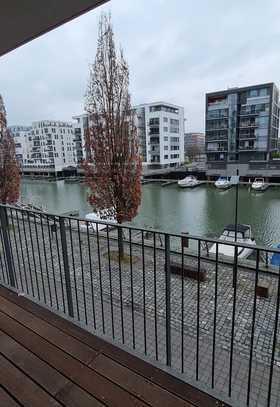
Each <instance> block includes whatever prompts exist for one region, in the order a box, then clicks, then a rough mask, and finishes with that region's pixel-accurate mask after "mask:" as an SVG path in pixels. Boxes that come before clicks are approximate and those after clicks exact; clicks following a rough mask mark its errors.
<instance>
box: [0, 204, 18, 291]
mask: <svg viewBox="0 0 280 407" xmlns="http://www.w3.org/2000/svg"><path fill="white" fill-rule="evenodd" d="M0 218H1V232H2V233H1V237H2V238H3V240H2V245H3V248H4V254H5V257H4V258H5V259H6V266H7V276H8V284H9V285H10V286H11V287H14V288H17V281H16V276H15V266H14V264H15V263H14V258H13V254H12V247H11V240H10V238H9V218H8V212H7V208H6V207H5V206H1V207H0Z"/></svg>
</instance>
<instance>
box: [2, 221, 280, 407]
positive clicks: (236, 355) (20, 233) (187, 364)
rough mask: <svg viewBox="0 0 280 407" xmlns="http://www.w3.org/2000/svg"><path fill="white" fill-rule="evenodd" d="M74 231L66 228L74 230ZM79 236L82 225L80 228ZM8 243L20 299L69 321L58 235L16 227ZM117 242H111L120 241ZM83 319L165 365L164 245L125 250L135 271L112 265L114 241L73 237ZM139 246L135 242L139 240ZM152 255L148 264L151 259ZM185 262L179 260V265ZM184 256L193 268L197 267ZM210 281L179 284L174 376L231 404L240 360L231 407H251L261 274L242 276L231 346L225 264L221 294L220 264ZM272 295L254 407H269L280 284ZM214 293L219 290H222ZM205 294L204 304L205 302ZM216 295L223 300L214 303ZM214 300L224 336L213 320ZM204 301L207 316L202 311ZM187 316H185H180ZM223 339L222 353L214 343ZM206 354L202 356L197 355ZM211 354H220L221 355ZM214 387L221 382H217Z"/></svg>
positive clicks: (263, 309) (76, 298)
mask: <svg viewBox="0 0 280 407" xmlns="http://www.w3.org/2000/svg"><path fill="white" fill-rule="evenodd" d="M66 226H67V224H66ZM72 226H74V225H72ZM9 235H10V240H11V246H12V253H13V260H14V264H15V269H16V277H17V286H18V290H19V292H20V293H22V294H24V295H29V296H31V298H32V297H35V298H39V299H40V301H41V303H43V304H44V303H45V304H46V305H47V306H49V307H52V308H54V309H56V310H58V311H61V312H65V313H67V312H68V311H67V298H66V286H65V279H64V268H63V256H62V247H61V236H60V230H59V228H57V232H51V229H50V228H49V225H48V224H47V223H46V222H45V221H42V222H39V221H38V222H36V223H34V222H33V221H30V222H27V219H25V222H24V223H23V222H22V219H21V216H20V215H19V216H18V218H17V217H15V216H14V217H13V218H11V219H10V229H9ZM113 235H114V232H110V237H113ZM66 237H67V251H68V260H69V267H70V276H71V287H72V297H73V303H74V312H75V319H76V320H78V321H80V322H81V323H82V324H85V325H86V328H87V329H89V330H92V331H94V332H95V333H100V334H102V335H105V336H108V337H109V338H112V337H113V338H114V340H115V341H117V342H120V343H124V344H125V345H126V346H127V347H129V348H131V349H133V348H134V349H135V350H136V351H137V352H138V353H141V354H146V355H147V356H148V357H149V358H151V360H155V359H158V361H159V362H161V363H163V364H165V363H166V325H165V322H166V290H165V268H164V264H165V257H164V251H162V250H161V249H160V247H159V246H160V244H158V245H157V248H156V249H155V250H154V249H153V248H151V247H146V246H145V247H144V248H143V247H142V246H141V245H138V244H132V245H131V247H130V246H129V245H128V244H125V251H126V253H128V254H130V249H131V254H132V260H133V261H132V262H131V263H130V262H129V261H128V262H127V263H122V264H121V269H120V268H119V263H118V262H117V261H114V260H112V259H111V260H110V262H109V257H108V242H109V252H110V254H112V252H117V243H116V241H115V240H114V239H111V238H110V240H109V241H108V240H107V239H106V236H105V235H100V236H99V240H97V239H96V235H94V234H93V233H89V234H87V233H86V231H81V232H80V233H78V231H77V230H75V229H74V228H73V229H72V231H71V232H70V230H69V229H68V228H67V229H66ZM133 242H134V240H133ZM143 255H144V259H143ZM0 259H1V262H0V271H1V272H0V277H1V281H3V282H4V283H5V284H7V283H8V275H7V269H6V258H5V256H4V250H3V236H2V233H1V243H0ZM171 259H173V260H176V261H179V262H180V261H181V256H178V255H175V254H173V255H171ZM196 261H197V260H196V259H191V258H189V257H187V256H185V259H184V262H185V264H187V263H191V264H196ZM201 266H202V267H203V268H204V269H206V271H207V281H206V282H203V283H202V282H200V283H198V282H197V281H194V280H190V279H188V278H185V279H184V280H182V278H181V277H180V276H172V279H171V350H172V368H173V369H174V370H175V371H176V372H177V373H180V374H182V377H183V378H184V379H185V380H187V381H192V382H196V381H197V383H199V384H201V385H202V386H206V387H207V389H208V391H211V387H212V385H213V386H214V390H216V391H218V392H219V393H220V394H223V395H224V396H225V397H227V396H228V393H229V390H230V384H229V382H230V376H229V372H230V356H231V352H232V361H233V364H232V381H231V398H232V404H233V405H234V406H236V407H242V406H245V405H246V397H247V390H248V369H249V360H250V344H251V340H252V314H253V302H254V285H255V274H254V273H252V272H245V271H243V270H241V269H238V276H237V288H236V308H235V323H234V341H233V343H231V334H232V316H233V304H234V289H233V287H232V267H230V266H225V265H222V264H219V266H218V270H217V288H216V287H215V278H216V268H215V265H214V264H210V263H208V262H204V261H202V262H201ZM270 281H271V284H272V295H271V297H270V298H268V299H262V298H258V299H257V307H256V319H255V330H254V337H253V353H252V376H251V386H250V406H256V407H259V406H265V405H266V399H267V392H268V385H269V374H270V362H271V353H272V344H273V335H274V326H275V318H276V299H277V298H276V297H277V279H275V278H272V277H270ZM215 288H216V289H215ZM198 293H199V297H198ZM215 293H216V297H215ZM215 298H216V325H215V326H216V331H215V332H214V314H215ZM198 299H199V307H198ZM182 310H183V312H182ZM214 333H215V334H216V336H215V349H213V339H214ZM197 349H198V353H197ZM213 350H214V351H215V353H213ZM279 366H280V342H278V337H277V345H276V354H275V363H274V370H273V381H272V396H271V406H273V407H274V406H280V386H279V380H280V374H279V373H280V370H279ZM212 379H213V382H212Z"/></svg>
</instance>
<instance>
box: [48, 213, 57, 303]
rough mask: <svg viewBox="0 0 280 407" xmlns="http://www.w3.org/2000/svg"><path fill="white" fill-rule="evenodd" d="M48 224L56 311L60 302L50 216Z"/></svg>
mask: <svg viewBox="0 0 280 407" xmlns="http://www.w3.org/2000/svg"><path fill="white" fill-rule="evenodd" d="M47 224H48V237H49V247H50V254H51V265H52V275H53V284H54V293H55V300H56V309H57V310H59V302H58V297H57V286H56V278H55V270H54V260H53V249H52V238H51V232H50V220H49V216H47ZM54 226H55V224H54ZM52 233H53V232H52Z"/></svg>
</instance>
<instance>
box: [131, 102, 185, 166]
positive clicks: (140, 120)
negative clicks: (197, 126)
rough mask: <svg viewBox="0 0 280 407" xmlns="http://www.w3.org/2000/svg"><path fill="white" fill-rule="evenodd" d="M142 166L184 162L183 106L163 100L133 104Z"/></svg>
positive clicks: (171, 164) (175, 164)
mask: <svg viewBox="0 0 280 407" xmlns="http://www.w3.org/2000/svg"><path fill="white" fill-rule="evenodd" d="M134 109H135V112H136V116H135V119H136V127H137V133H138V137H139V145H140V150H141V155H142V160H143V165H144V166H147V167H150V168H166V167H177V166H179V165H180V164H182V163H183V162H184V132H185V131H184V130H185V128H184V127H185V125H184V108H183V107H181V106H176V105H173V104H170V103H165V102H154V103H145V104H141V105H138V106H135V107H134Z"/></svg>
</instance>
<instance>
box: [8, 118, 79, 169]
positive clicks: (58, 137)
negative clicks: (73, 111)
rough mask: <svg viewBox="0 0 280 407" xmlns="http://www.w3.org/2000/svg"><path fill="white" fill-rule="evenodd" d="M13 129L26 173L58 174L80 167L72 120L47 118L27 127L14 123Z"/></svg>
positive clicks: (19, 155)
mask: <svg viewBox="0 0 280 407" xmlns="http://www.w3.org/2000/svg"><path fill="white" fill-rule="evenodd" d="M17 129H21V130H17ZM10 130H11V132H12V134H13V135H14V138H15V145H16V155H17V157H18V159H19V162H20V164H21V167H22V171H23V172H24V173H46V174H59V173H62V171H64V170H66V169H67V168H71V167H76V166H77V158H76V145H75V142H74V129H73V124H72V123H69V122H63V121H49V120H44V121H36V122H33V123H32V126H31V127H26V128H24V127H23V126H12V127H10Z"/></svg>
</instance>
